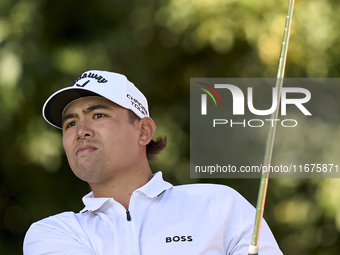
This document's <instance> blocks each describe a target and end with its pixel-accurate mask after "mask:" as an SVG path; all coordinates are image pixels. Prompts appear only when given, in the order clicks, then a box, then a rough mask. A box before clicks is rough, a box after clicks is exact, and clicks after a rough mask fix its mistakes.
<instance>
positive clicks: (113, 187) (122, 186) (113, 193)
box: [89, 166, 153, 210]
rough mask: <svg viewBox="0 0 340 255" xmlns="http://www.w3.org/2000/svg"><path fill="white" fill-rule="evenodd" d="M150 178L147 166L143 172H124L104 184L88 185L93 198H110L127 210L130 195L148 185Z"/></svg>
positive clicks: (139, 170) (150, 174) (149, 170)
mask: <svg viewBox="0 0 340 255" xmlns="http://www.w3.org/2000/svg"><path fill="white" fill-rule="evenodd" d="M152 176H153V174H152V172H151V169H150V167H149V166H148V167H146V168H144V170H141V169H138V170H137V171H129V172H124V173H123V174H121V175H117V176H115V178H114V180H111V181H109V182H106V183H105V184H93V183H89V184H90V186H91V189H92V191H93V194H94V196H95V197H112V198H113V199H114V200H116V201H117V202H119V203H120V204H122V205H123V206H124V207H125V209H126V210H128V209H129V202H130V198H131V196H132V193H133V192H134V191H135V190H136V189H138V188H140V187H142V186H144V185H145V184H146V183H148V182H149V181H150V180H151V178H152Z"/></svg>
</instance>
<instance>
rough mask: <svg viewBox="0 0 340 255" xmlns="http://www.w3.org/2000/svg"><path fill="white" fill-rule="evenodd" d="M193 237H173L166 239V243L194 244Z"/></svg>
mask: <svg viewBox="0 0 340 255" xmlns="http://www.w3.org/2000/svg"><path fill="white" fill-rule="evenodd" d="M192 240H193V239H192V236H173V237H166V238H165V242H166V243H171V242H174V243H178V242H192Z"/></svg>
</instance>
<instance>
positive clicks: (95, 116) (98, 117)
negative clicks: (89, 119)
mask: <svg viewBox="0 0 340 255" xmlns="http://www.w3.org/2000/svg"><path fill="white" fill-rule="evenodd" d="M103 117H105V115H104V114H102V113H96V114H95V115H94V117H93V118H94V119H100V118H103Z"/></svg>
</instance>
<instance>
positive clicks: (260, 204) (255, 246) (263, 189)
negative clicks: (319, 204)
mask: <svg viewBox="0 0 340 255" xmlns="http://www.w3.org/2000/svg"><path fill="white" fill-rule="evenodd" d="M293 9H294V0H289V7H288V13H287V18H286V24H285V30H284V33H283V39H282V45H281V53H280V59H279V67H278V71H277V77H276V84H275V86H276V89H277V90H276V91H277V102H280V97H281V89H282V84H283V78H284V73H285V67H286V60H287V52H288V42H289V33H290V27H291V23H292V15H293ZM278 112H279V103H278V106H277V107H276V110H275V111H274V112H273V113H272V115H271V118H272V119H277V116H278ZM275 131H276V121H274V122H273V125H270V127H269V131H268V136H267V142H266V148H265V155H264V160H263V166H265V167H267V170H268V169H269V166H270V164H271V159H272V154H273V147H274V138H275ZM268 179H269V171H265V172H264V171H263V170H262V177H261V182H260V188H259V193H258V197H257V205H256V216H255V223H254V230H253V237H252V241H251V245H250V246H249V250H248V254H249V255H257V254H258V252H259V238H260V229H261V222H262V217H263V212H264V205H265V201H266V194H267V187H268Z"/></svg>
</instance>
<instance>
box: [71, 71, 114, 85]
mask: <svg viewBox="0 0 340 255" xmlns="http://www.w3.org/2000/svg"><path fill="white" fill-rule="evenodd" d="M85 78H92V79H96V80H97V82H98V83H106V82H107V80H106V79H105V78H104V77H103V76H101V75H98V74H95V73H83V74H82V75H80V76H79V77H78V78H77V79H76V80H75V81H74V83H73V85H72V86H77V87H85V86H86V84H87V83H89V82H90V80H88V81H87V82H85V83H84V84H81V85H80V84H78V83H77V82H78V81H79V80H81V79H85Z"/></svg>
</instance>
